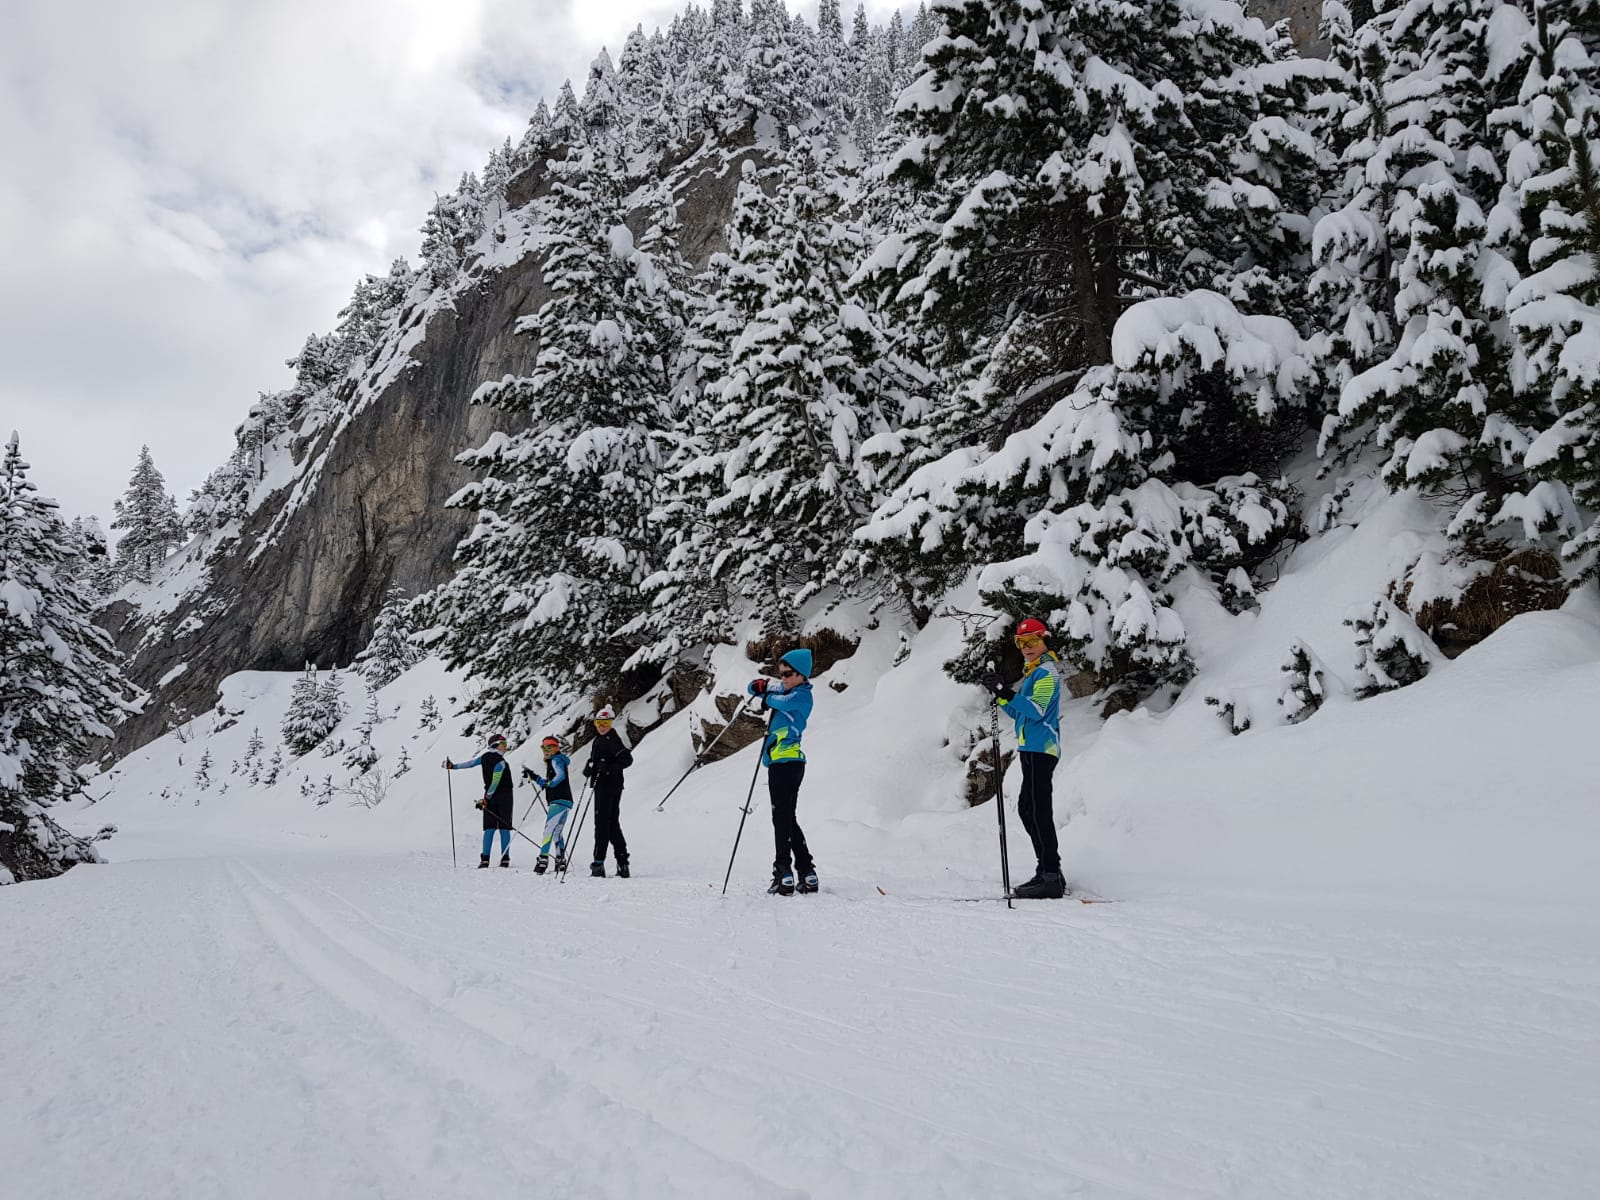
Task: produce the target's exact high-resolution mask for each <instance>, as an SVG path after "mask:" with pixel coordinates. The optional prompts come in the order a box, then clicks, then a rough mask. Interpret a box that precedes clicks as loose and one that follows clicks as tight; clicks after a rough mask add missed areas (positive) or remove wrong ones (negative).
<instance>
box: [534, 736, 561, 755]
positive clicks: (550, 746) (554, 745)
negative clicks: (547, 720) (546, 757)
mask: <svg viewBox="0 0 1600 1200" xmlns="http://www.w3.org/2000/svg"><path fill="white" fill-rule="evenodd" d="M539 748H540V749H541V750H544V751H545V752H546V753H547V754H548V753H553V752H554V751H557V750H559V749H561V743H560V742H559V741H557V740H556V739H555V738H545V740H544V741H542V742H540V743H539Z"/></svg>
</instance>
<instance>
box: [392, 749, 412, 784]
mask: <svg viewBox="0 0 1600 1200" xmlns="http://www.w3.org/2000/svg"><path fill="white" fill-rule="evenodd" d="M409 770H411V751H410V750H409V749H407V748H406V747H405V746H401V747H400V759H399V761H398V762H396V763H395V765H394V777H395V778H396V779H399V778H400V776H402V775H404V774H405V773H406V772H407V771H409Z"/></svg>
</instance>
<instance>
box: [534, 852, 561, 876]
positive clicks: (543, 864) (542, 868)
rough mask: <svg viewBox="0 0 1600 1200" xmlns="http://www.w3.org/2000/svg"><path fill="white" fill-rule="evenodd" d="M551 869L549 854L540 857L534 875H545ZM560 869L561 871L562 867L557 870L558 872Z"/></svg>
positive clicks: (536, 861) (535, 863)
mask: <svg viewBox="0 0 1600 1200" xmlns="http://www.w3.org/2000/svg"><path fill="white" fill-rule="evenodd" d="M549 869H550V856H549V855H548V854H541V855H539V857H538V858H537V859H536V860H535V861H534V864H533V873H534V874H535V875H543V874H544V873H545V872H546V871H548V870H549ZM560 869H561V868H560V867H557V868H556V870H558V871H559V870H560Z"/></svg>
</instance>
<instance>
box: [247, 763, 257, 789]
mask: <svg viewBox="0 0 1600 1200" xmlns="http://www.w3.org/2000/svg"><path fill="white" fill-rule="evenodd" d="M245 778H246V779H247V780H248V781H249V782H250V785H251V786H252V787H254V786H255V785H256V784H258V783H260V782H261V764H260V763H259V762H253V763H251V764H250V773H249V774H248V775H246V776H245Z"/></svg>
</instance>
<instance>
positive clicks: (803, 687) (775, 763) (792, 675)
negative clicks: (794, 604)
mask: <svg viewBox="0 0 1600 1200" xmlns="http://www.w3.org/2000/svg"><path fill="white" fill-rule="evenodd" d="M812 665H813V664H812V658H811V651H809V650H806V649H798V650H791V651H789V652H788V653H787V654H785V655H784V656H783V657H782V658H781V659H779V660H778V680H777V682H776V683H774V682H773V681H772V680H770V679H753V680H751V681H750V686H749V688H748V689H746V690H747V691H748V692H749V694H750V695H752V696H760V697H761V703H762V706H763V707H764V708H766V709H768V710H769V711H770V712H771V713H772V719H771V723H770V724H769V726H768V728H767V740H766V743H765V745H763V746H762V752H761V761H762V762H763V763H765V764H766V767H767V793H768V795H769V796H770V797H771V799H772V837H773V843H774V847H775V853H774V855H773V859H772V886H771V887H769V888H768V889H767V894H768V895H771V896H790V895H793V894H794V893H795V892H796V891H797V890H798V891H800V892H807V893H809V892H815V891H816V890H817V865H816V863H815V862H814V861H813V860H812V858H811V850H810V848H809V847H808V846H807V845H806V835H805V834H804V833H802V832H801V831H800V823H799V822H798V821H797V820H796V819H795V809H796V807H797V806H798V804H799V801H800V782H801V780H803V779H804V778H805V775H806V754H805V751H804V750H802V749H801V748H800V738H801V736H802V735H803V734H804V733H805V731H806V721H807V720H808V719H809V718H810V716H811V705H812V696H811V669H812ZM797 873H798V884H797V882H796V874H797Z"/></svg>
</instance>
